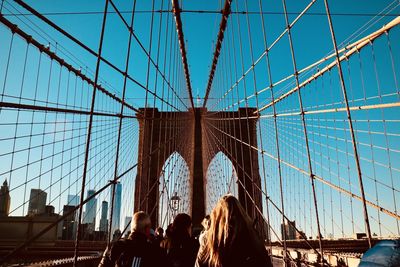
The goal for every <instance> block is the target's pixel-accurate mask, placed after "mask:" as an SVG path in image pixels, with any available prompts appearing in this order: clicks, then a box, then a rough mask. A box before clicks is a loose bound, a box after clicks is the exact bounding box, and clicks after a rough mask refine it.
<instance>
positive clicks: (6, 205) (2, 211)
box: [0, 180, 11, 216]
mask: <svg viewBox="0 0 400 267" xmlns="http://www.w3.org/2000/svg"><path fill="white" fill-rule="evenodd" d="M10 203H11V197H10V189H9V188H8V184H7V180H4V183H3V185H2V186H1V188H0V216H8V214H9V213H10Z"/></svg>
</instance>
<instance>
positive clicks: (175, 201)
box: [171, 192, 181, 217]
mask: <svg viewBox="0 0 400 267" xmlns="http://www.w3.org/2000/svg"><path fill="white" fill-rule="evenodd" d="M180 201H181V198H180V197H179V196H178V193H177V192H175V193H174V195H173V196H172V197H171V208H172V210H173V211H174V214H173V217H175V215H176V212H177V211H178V210H179V202H180Z"/></svg>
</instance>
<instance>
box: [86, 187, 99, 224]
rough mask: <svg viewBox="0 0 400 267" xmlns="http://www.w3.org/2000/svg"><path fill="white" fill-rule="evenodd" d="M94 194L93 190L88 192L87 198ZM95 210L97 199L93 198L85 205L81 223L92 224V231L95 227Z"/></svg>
mask: <svg viewBox="0 0 400 267" xmlns="http://www.w3.org/2000/svg"><path fill="white" fill-rule="evenodd" d="M95 193H96V191H95V190H88V192H87V198H89V197H91V196H93V195H94V194H95ZM96 210H97V199H96V198H95V197H94V198H92V199H91V200H89V202H88V203H87V204H86V212H85V217H84V219H83V223H90V224H92V227H93V228H92V229H94V226H95V225H96Z"/></svg>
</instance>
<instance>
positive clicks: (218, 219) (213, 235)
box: [205, 195, 259, 266]
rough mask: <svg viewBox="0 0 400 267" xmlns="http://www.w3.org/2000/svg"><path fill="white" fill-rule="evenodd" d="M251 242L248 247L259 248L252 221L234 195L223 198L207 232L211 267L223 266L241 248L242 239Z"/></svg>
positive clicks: (206, 254)
mask: <svg viewBox="0 0 400 267" xmlns="http://www.w3.org/2000/svg"><path fill="white" fill-rule="evenodd" d="M245 237H247V238H248V239H249V240H250V243H249V244H248V245H253V247H254V248H256V247H259V246H258V245H259V244H256V243H259V238H258V236H257V234H256V232H255V230H254V228H253V224H252V220H251V218H250V217H249V216H248V215H247V213H246V211H245V210H244V209H243V207H242V205H241V204H240V203H239V200H238V199H237V198H235V197H234V196H233V195H225V196H223V197H222V198H221V199H220V200H219V201H218V203H217V205H216V206H215V208H214V210H213V211H212V212H211V215H210V225H209V229H208V231H207V239H206V253H205V257H207V260H208V262H209V265H210V266H221V265H222V263H223V261H224V259H223V258H222V257H223V256H222V255H227V254H229V253H227V252H229V251H231V250H232V249H233V248H234V247H236V248H237V247H239V246H240V245H243V244H240V242H241V239H242V238H245Z"/></svg>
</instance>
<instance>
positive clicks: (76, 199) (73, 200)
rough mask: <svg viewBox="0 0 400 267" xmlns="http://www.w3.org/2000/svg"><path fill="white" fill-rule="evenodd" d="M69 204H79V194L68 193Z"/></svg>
mask: <svg viewBox="0 0 400 267" xmlns="http://www.w3.org/2000/svg"><path fill="white" fill-rule="evenodd" d="M67 203H68V204H67V205H68V206H76V205H78V204H79V196H77V195H68V202H67Z"/></svg>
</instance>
